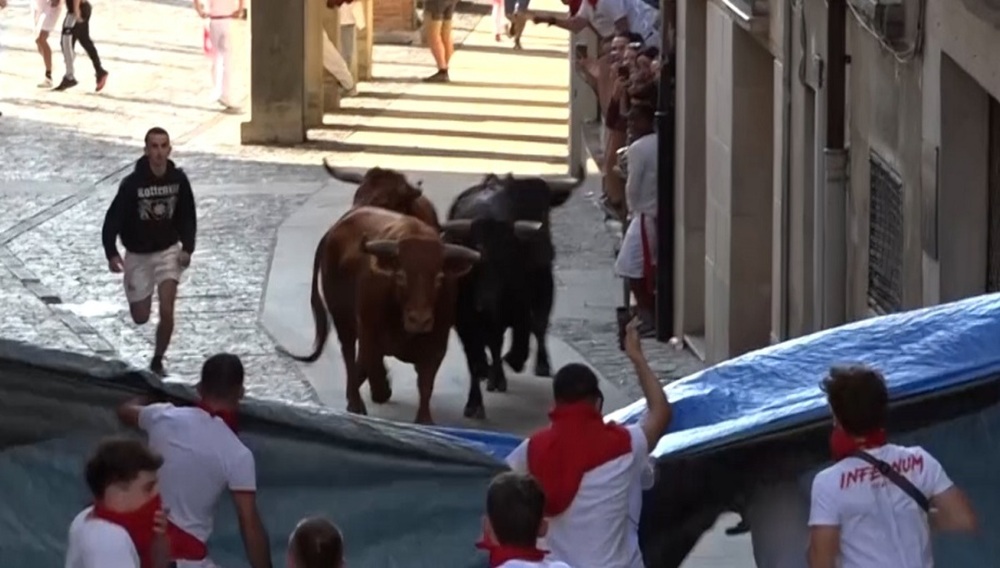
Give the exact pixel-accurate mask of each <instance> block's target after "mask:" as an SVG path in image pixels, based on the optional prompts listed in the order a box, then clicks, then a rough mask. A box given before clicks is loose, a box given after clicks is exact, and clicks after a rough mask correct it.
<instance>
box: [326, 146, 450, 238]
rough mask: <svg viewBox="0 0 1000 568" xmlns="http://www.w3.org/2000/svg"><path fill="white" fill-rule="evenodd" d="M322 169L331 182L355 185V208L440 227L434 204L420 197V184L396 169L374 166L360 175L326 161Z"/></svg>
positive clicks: (422, 196)
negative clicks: (377, 209) (393, 213)
mask: <svg viewBox="0 0 1000 568" xmlns="http://www.w3.org/2000/svg"><path fill="white" fill-rule="evenodd" d="M323 167H324V168H326V171H327V173H329V174H330V175H331V176H332V177H333V178H334V179H337V180H340V181H343V182H347V183H353V184H355V185H357V186H358V189H357V190H356V191H355V192H354V206H355V207H359V206H362V205H370V206H372V207H382V208H383V209H388V210H390V211H396V212H397V213H403V214H404V215H412V216H414V217H416V218H417V219H420V220H421V221H423V222H425V223H427V224H429V225H430V226H432V227H435V228H440V227H441V224H440V223H439V222H438V216H437V211H436V210H435V209H434V204H433V203H431V201H430V200H429V199H427V197H426V196H425V195H424V194H423V191H422V190H421V189H420V187H418V186H419V183H418V186H414V185H412V184H411V183H410V181H409V180H407V179H406V176H405V175H403V174H401V173H399V172H397V171H396V170H392V169H385V168H379V167H375V168H372V169H370V170H368V171H367V172H365V173H364V175H362V174H359V173H357V172H348V171H345V170H342V169H340V168H337V167H335V166H332V165H330V163H329V162H328V161H326V160H325V159H324V160H323Z"/></svg>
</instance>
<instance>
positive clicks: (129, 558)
mask: <svg viewBox="0 0 1000 568" xmlns="http://www.w3.org/2000/svg"><path fill="white" fill-rule="evenodd" d="M162 464H163V460H162V458H160V456H158V455H156V454H155V453H153V452H152V451H150V450H149V448H147V447H146V445H145V444H143V443H142V442H141V441H139V440H132V439H120V438H112V439H108V440H104V441H102V442H101V444H100V445H99V446H98V447H97V449H96V450H95V452H94V454H93V456H92V457H91V458H90V459H89V460H88V461H87V466H86V469H85V474H84V475H85V477H86V480H87V486H88V487H89V488H90V492H91V494H92V495H93V497H94V504H93V505H91V506H90V507H87V508H86V509H84V510H83V511H81V512H80V514H78V515H77V516H76V518H74V519H73V522H72V523H71V524H70V526H69V544H68V547H67V549H66V568H139V567H140V558H142V557H143V556H147V557H148V558H149V559H150V561H151V562H152V564H153V566H156V567H157V568H165V567H166V566H167V562H168V558H167V555H168V551H167V547H166V540H165V539H164V538H163V535H164V532H165V530H166V517H165V515H164V514H163V511H162V510H161V506H160V499H159V494H158V489H157V479H156V477H157V470H159V469H160V466H161V465H162ZM137 544H138V545H139V546H137Z"/></svg>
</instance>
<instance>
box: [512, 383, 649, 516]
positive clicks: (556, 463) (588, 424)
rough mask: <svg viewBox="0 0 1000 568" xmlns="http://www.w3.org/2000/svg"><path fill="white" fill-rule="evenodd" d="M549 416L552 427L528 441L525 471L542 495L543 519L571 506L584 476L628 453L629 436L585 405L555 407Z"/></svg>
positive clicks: (629, 449)
mask: <svg viewBox="0 0 1000 568" xmlns="http://www.w3.org/2000/svg"><path fill="white" fill-rule="evenodd" d="M549 417H550V418H551V419H552V425H551V426H549V427H548V428H545V429H543V430H541V431H539V432H538V433H536V434H534V435H533V436H531V438H530V439H529V442H528V471H529V472H531V475H533V476H534V477H535V479H537V480H538V483H539V484H540V485H541V486H542V491H544V493H545V516H547V517H555V516H557V515H561V514H562V513H563V512H565V511H566V509H568V508H569V506H570V504H572V503H573V499H574V498H575V497H576V493H577V491H579V490H580V483H581V482H582V481H583V476H584V474H585V473H587V472H588V471H590V470H592V469H594V468H596V467H598V466H601V465H604V464H606V463H608V462H609V461H611V460H613V459H616V458H619V457H621V456H623V455H627V454H629V453H630V452H631V451H632V437H631V436H630V435H629V433H628V430H626V429H625V427H623V426H620V425H618V424H614V423H607V424H606V423H605V422H604V417H603V416H601V413H600V412H598V410H597V409H596V408H595V407H594V405H593V404H591V403H589V402H577V403H573V404H557V405H556V407H555V408H554V409H553V410H552V412H550V413H549Z"/></svg>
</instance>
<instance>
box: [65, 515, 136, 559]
mask: <svg viewBox="0 0 1000 568" xmlns="http://www.w3.org/2000/svg"><path fill="white" fill-rule="evenodd" d="M93 511H94V507H92V506H91V507H87V508H86V509H84V510H83V511H81V512H80V514H78V515H77V516H76V518H75V519H73V522H72V523H70V525H69V545H68V547H67V549H66V568H139V553H138V552H136V550H135V545H134V544H133V543H132V537H130V536H129V534H128V532H127V531H126V530H125V529H123V528H122V527H120V526H118V525H116V524H114V523H111V522H108V521H105V520H104V519H98V518H95V517H92V516H91V513H92V512H93Z"/></svg>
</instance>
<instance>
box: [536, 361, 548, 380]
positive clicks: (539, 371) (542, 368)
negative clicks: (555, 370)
mask: <svg viewBox="0 0 1000 568" xmlns="http://www.w3.org/2000/svg"><path fill="white" fill-rule="evenodd" d="M535 376H536V377H551V376H552V367H549V363H548V361H544V362H543V361H538V362H536V363H535Z"/></svg>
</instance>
